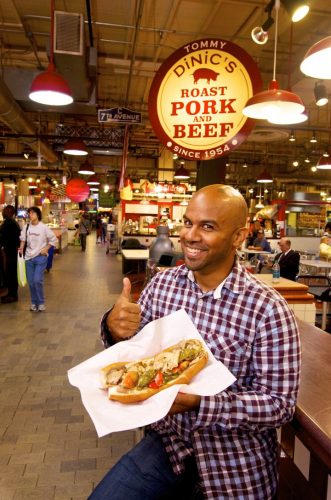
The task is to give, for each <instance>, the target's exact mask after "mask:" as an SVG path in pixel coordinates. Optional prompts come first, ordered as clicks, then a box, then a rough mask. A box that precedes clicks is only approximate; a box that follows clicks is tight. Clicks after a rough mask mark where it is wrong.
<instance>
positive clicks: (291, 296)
mask: <svg viewBox="0 0 331 500" xmlns="http://www.w3.org/2000/svg"><path fill="white" fill-rule="evenodd" d="M254 276H255V277H256V278H257V279H259V280H261V281H263V283H265V284H266V285H269V286H271V287H272V288H274V289H275V290H277V292H279V293H280V294H281V295H282V296H283V297H284V298H285V299H286V300H287V302H288V303H289V304H293V303H295V304H298V303H305V304H312V303H313V302H314V296H313V295H311V294H310V293H307V290H308V286H307V285H304V284H303V283H297V282H296V281H291V280H287V279H285V278H279V282H278V283H273V282H272V274H254Z"/></svg>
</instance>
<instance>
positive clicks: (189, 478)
mask: <svg viewBox="0 0 331 500" xmlns="http://www.w3.org/2000/svg"><path fill="white" fill-rule="evenodd" d="M197 480H198V472H197V469H196V464H195V461H194V460H193V459H189V461H188V462H187V466H186V469H185V473H184V474H182V475H177V474H175V473H174V472H173V470H172V467H171V465H170V462H169V458H168V455H167V453H166V452H165V449H164V447H163V444H162V441H161V439H160V437H159V436H158V435H157V434H156V432H153V431H152V432H151V433H149V434H147V436H145V437H144V438H143V439H142V440H141V441H140V442H139V443H138V444H137V445H136V446H135V447H134V448H133V449H132V450H131V451H129V452H128V453H127V454H126V455H124V456H123V457H122V458H121V459H120V460H119V461H118V462H117V463H116V464H115V465H114V466H113V467H112V469H111V470H110V471H109V472H108V473H107V474H106V476H105V477H104V478H103V479H102V481H101V482H100V483H99V484H98V486H97V487H96V489H95V490H94V491H93V492H92V494H91V495H90V497H89V500H161V499H163V500H166V499H168V498H171V500H179V499H180V500H183V499H185V500H190V499H192V500H193V499H196V500H199V499H202V498H203V496H202V494H201V492H200V490H199V491H198V488H197Z"/></svg>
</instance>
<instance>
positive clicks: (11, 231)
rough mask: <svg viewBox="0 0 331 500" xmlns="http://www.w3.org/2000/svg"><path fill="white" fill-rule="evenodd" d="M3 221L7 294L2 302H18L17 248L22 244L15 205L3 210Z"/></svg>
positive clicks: (0, 241)
mask: <svg viewBox="0 0 331 500" xmlns="http://www.w3.org/2000/svg"><path fill="white" fill-rule="evenodd" d="M2 216H3V219H4V221H3V223H2V224H1V226H0V247H1V246H2V247H3V249H4V253H5V258H6V263H5V271H4V276H5V285H6V287H7V295H5V296H3V297H1V303H2V304H8V303H10V302H17V300H18V283H17V249H18V247H19V246H20V232H21V230H20V226H19V225H18V223H17V222H16V220H15V207H13V206H12V205H7V206H6V207H5V208H4V209H3V211H2Z"/></svg>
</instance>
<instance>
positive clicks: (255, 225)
mask: <svg viewBox="0 0 331 500" xmlns="http://www.w3.org/2000/svg"><path fill="white" fill-rule="evenodd" d="M259 229H263V228H262V226H261V222H260V221H259V220H255V221H253V222H251V224H250V229H249V233H248V237H247V246H249V245H253V244H254V241H255V239H256V238H257V232H258V231H259Z"/></svg>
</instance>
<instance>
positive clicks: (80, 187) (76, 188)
mask: <svg viewBox="0 0 331 500" xmlns="http://www.w3.org/2000/svg"><path fill="white" fill-rule="evenodd" d="M89 194H90V188H89V186H88V184H87V183H86V181H84V180H83V179H79V178H77V179H71V180H70V181H69V182H68V184H67V185H66V195H67V196H68V198H70V200H71V201H74V202H76V203H79V202H81V201H85V200H86V199H87V198H88V196H89Z"/></svg>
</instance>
